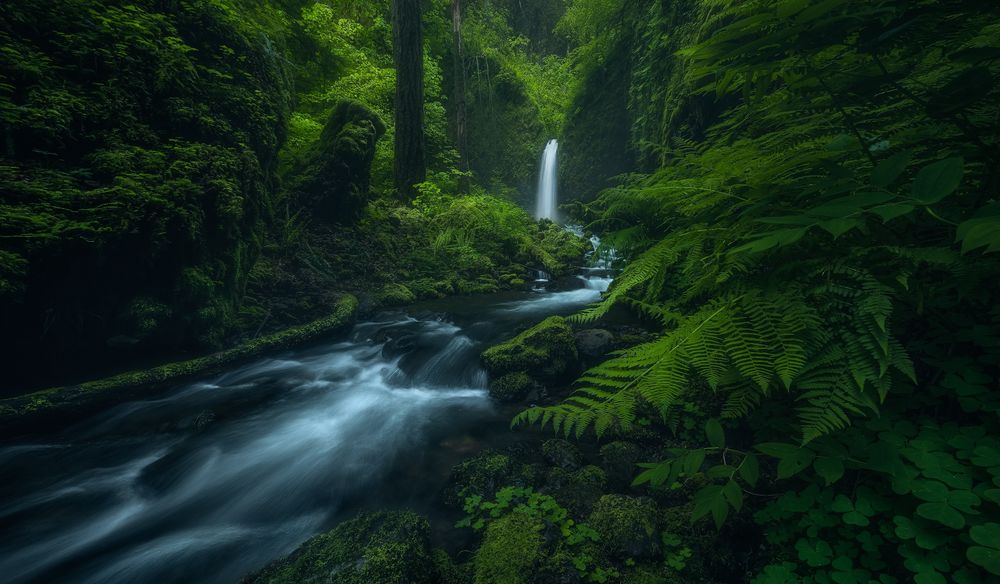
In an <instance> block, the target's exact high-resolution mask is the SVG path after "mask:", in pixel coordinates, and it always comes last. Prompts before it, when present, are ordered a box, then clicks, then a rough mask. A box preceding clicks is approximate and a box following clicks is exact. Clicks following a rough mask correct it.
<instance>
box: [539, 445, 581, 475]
mask: <svg viewBox="0 0 1000 584" xmlns="http://www.w3.org/2000/svg"><path fill="white" fill-rule="evenodd" d="M542 456H543V457H544V458H545V461H546V462H548V463H549V464H551V465H553V466H557V467H559V468H564V469H566V470H576V469H578V468H580V465H581V464H583V454H581V453H580V449H579V448H577V447H576V446H573V445H572V444H571V443H569V442H568V441H566V440H562V439H560V438H553V439H551V440H546V441H545V442H542Z"/></svg>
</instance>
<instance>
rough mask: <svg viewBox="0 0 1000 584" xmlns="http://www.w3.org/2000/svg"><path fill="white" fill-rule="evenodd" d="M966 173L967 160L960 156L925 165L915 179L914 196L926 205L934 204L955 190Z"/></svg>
mask: <svg viewBox="0 0 1000 584" xmlns="http://www.w3.org/2000/svg"><path fill="white" fill-rule="evenodd" d="M964 174H965V161H964V160H963V159H962V158H958V157H955V158H946V159H944V160H939V161H938V162H935V163H934V164H931V165H930V166H927V167H924V168H923V169H921V171H920V172H919V173H918V174H917V178H915V179H914V180H913V187H912V192H913V198H914V199H916V200H917V201H918V202H920V203H922V204H924V205H933V204H934V203H937V202H939V201H941V199H944V198H945V197H947V196H948V195H950V194H952V193H953V192H955V189H957V188H958V185H960V184H962V177H963V176H964Z"/></svg>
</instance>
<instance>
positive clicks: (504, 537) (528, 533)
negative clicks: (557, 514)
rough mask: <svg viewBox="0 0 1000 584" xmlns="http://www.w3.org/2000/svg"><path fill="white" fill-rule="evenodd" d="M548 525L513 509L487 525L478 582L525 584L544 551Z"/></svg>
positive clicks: (479, 557)
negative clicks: (513, 511) (544, 533)
mask: <svg viewBox="0 0 1000 584" xmlns="http://www.w3.org/2000/svg"><path fill="white" fill-rule="evenodd" d="M543 529H544V525H543V524H542V522H541V521H539V520H538V519H536V518H533V517H529V516H528V515H526V514H523V513H511V514H510V515H507V516H506V517H502V518H500V519H498V520H496V521H494V522H492V523H491V524H490V526H489V527H487V528H486V535H485V537H484V538H483V545H482V546H480V547H479V551H477V552H476V558H475V560H474V562H473V564H474V566H475V580H474V581H475V584H522V583H525V582H529V581H531V578H532V572H533V570H532V568H533V567H534V565H535V563H536V562H537V561H538V560H539V558H540V556H541V555H542V553H541V552H542V544H543V540H542V535H541V531H542V530H543Z"/></svg>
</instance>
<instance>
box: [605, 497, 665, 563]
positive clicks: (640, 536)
mask: <svg viewBox="0 0 1000 584" xmlns="http://www.w3.org/2000/svg"><path fill="white" fill-rule="evenodd" d="M656 519H657V510H656V504H655V503H653V501H652V500H651V499H648V498H645V497H641V498H640V497H627V496H624V495H604V496H603V497H601V499H600V500H599V501H598V502H597V505H595V506H594V511H593V513H591V514H590V518H589V519H588V521H587V523H588V524H589V525H590V526H591V527H592V528H594V529H595V530H596V531H597V533H598V534H600V536H601V547H602V548H603V549H604V552H605V553H606V554H608V555H609V556H611V557H616V558H648V557H653V556H655V555H657V554H658V553H659V551H660V543H659V541H658V539H657V536H656Z"/></svg>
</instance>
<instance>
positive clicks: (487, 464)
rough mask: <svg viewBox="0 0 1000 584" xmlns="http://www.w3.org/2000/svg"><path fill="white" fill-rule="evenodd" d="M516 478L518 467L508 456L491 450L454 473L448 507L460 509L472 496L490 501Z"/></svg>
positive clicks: (448, 495) (464, 464)
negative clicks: (466, 499) (489, 499)
mask: <svg viewBox="0 0 1000 584" xmlns="http://www.w3.org/2000/svg"><path fill="white" fill-rule="evenodd" d="M516 475H517V465H515V464H514V461H513V460H511V458H510V457H509V456H507V455H505V454H500V453H498V452H493V451H489V450H487V451H484V452H481V453H480V454H478V455H477V456H474V457H472V458H469V459H466V460H463V461H462V462H461V463H459V464H457V465H455V466H454V467H453V468H452V469H451V477H450V478H449V480H448V486H447V487H446V488H445V492H444V498H445V503H447V504H449V505H452V506H456V507H461V506H462V505H463V504H464V503H465V498H466V497H470V496H472V495H479V496H481V497H483V498H491V497H493V495H494V494H496V492H497V491H498V490H500V488H501V487H504V486H506V485H510V484H512V481H513V480H514V478H515V476H516Z"/></svg>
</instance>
